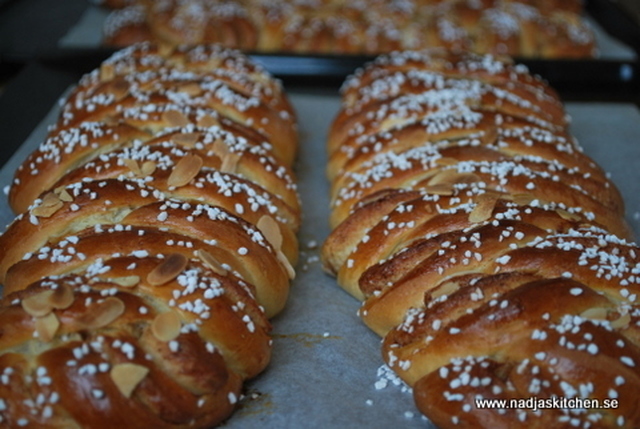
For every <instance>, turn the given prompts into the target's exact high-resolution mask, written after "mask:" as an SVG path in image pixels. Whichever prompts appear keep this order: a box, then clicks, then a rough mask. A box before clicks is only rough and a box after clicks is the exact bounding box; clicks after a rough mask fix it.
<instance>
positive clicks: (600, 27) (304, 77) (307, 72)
mask: <svg viewBox="0 0 640 429" xmlns="http://www.w3.org/2000/svg"><path fill="white" fill-rule="evenodd" d="M635 1H637V0H617V1H614V0H586V11H587V13H588V17H587V18H588V19H589V20H590V22H592V24H593V25H594V26H595V27H596V35H597V37H598V43H599V46H601V47H602V52H601V56H600V57H599V58H597V59H593V60H575V61H571V60H528V59H518V61H519V62H523V63H525V64H527V65H528V66H529V67H530V69H531V70H532V71H533V72H534V73H538V74H540V75H542V76H544V77H545V78H546V79H548V80H549V81H550V82H551V84H552V85H553V86H554V87H556V88H557V89H559V90H560V91H561V92H564V93H565V97H567V96H568V97H569V98H574V97H575V98H582V99H584V98H591V97H594V96H596V97H597V98H599V99H602V98H604V97H609V98H610V99H621V98H624V99H629V98H630V97H631V95H638V94H640V89H639V88H640V83H639V81H640V76H639V75H640V66H639V64H640V63H639V57H640V54H639V52H640V16H637V15H635V14H633V13H631V11H632V10H633V9H632V8H631V7H625V5H627V3H629V4H634V3H633V2H635ZM106 13H107V11H106V10H105V9H101V8H99V7H97V6H95V5H92V4H91V3H90V1H89V0H65V1H64V2H51V1H50V0H12V1H10V2H8V6H7V7H5V8H1V7H0V67H2V65H3V63H4V64H11V65H14V64H15V63H21V64H25V63H28V62H29V61H31V60H34V59H35V60H39V59H40V60H41V59H45V60H50V59H52V58H54V57H56V56H57V57H59V58H61V59H63V60H65V61H79V62H80V63H81V65H82V64H83V58H86V56H88V55H94V56H99V55H100V54H104V53H105V52H106V51H108V50H105V49H104V48H102V47H101V37H102V32H101V29H102V22H103V20H104V17H105V16H106ZM51 17H53V18H51ZM104 56H106V54H105V55H103V58H104ZM252 56H253V57H254V59H256V61H258V62H260V63H262V64H264V65H265V66H266V67H267V69H269V70H270V71H271V72H272V73H273V74H274V75H276V76H278V77H281V78H283V79H284V80H286V81H287V82H290V83H291V84H295V85H307V86H317V85H323V86H332V87H336V86H338V85H339V84H340V83H341V82H342V81H343V80H344V78H345V76H346V75H348V74H350V73H352V72H353V71H354V70H355V69H356V68H357V67H359V66H361V65H362V64H364V63H365V62H367V61H369V60H371V59H372V58H373V57H371V56H351V55H340V56H337V55H334V56H332V55H292V54H286V55H278V54H274V55H265V54H255V55H252Z"/></svg>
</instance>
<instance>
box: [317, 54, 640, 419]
mask: <svg viewBox="0 0 640 429" xmlns="http://www.w3.org/2000/svg"><path fill="white" fill-rule="evenodd" d="M342 93H343V108H342V110H341V111H340V112H339V113H338V115H337V117H336V119H335V122H334V124H333V128H332V130H331V132H330V134H329V139H328V152H329V159H330V163H329V167H328V176H329V178H330V180H331V183H332V212H333V214H332V219H331V220H332V224H333V227H334V228H333V231H332V233H331V234H330V235H329V237H328V238H327V240H326V241H325V243H324V246H323V249H322V259H323V263H324V267H325V269H326V271H327V272H329V273H330V274H332V275H335V276H336V277H337V280H338V283H339V284H340V286H342V287H343V288H344V289H345V290H346V291H348V292H349V293H350V294H352V295H353V296H355V297H356V298H358V299H360V300H361V301H363V303H362V307H361V308H360V310H359V315H360V317H361V319H362V320H363V322H364V323H365V324H366V325H367V326H369V327H370V328H371V329H372V330H373V331H375V332H376V333H377V334H379V335H380V336H381V337H383V343H382V353H381V354H382V357H383V359H384V361H385V362H386V364H387V365H388V366H389V367H391V368H392V369H393V370H394V371H395V372H396V373H397V374H398V375H399V376H400V377H401V378H402V379H403V380H404V381H405V382H407V383H408V384H409V385H410V386H411V387H412V389H413V394H414V398H415V402H416V405H417V406H418V408H419V409H420V410H421V411H422V412H423V413H424V414H425V415H426V416H427V417H428V418H429V419H430V420H431V421H432V422H434V423H435V424H436V425H437V426H438V427H442V428H449V427H452V428H453V427H468V428H476V427H486V428H495V427H509V428H512V427H523V428H524V427H527V428H531V427H536V428H543V427H585V428H586V427H630V428H631V427H636V426H638V425H639V424H640V416H639V415H638V412H637V397H638V396H637V395H638V392H640V372H639V371H638V368H639V367H640V366H639V365H640V349H639V348H638V345H639V344H640V330H639V327H640V309H639V308H638V304H637V298H638V292H640V287H639V285H640V278H639V277H638V276H637V274H638V273H640V249H639V248H638V247H637V246H636V245H635V244H633V243H631V242H630V241H628V240H629V239H631V238H632V237H631V231H630V230H629V227H628V226H627V225H626V223H625V221H624V205H623V203H622V200H621V198H620V195H619V193H618V191H617V190H616V188H615V185H614V184H613V183H611V182H610V180H609V179H608V178H607V176H606V174H604V173H603V172H602V171H601V170H600V168H599V167H598V166H597V165H596V164H595V163H594V162H593V161H592V160H591V159H590V158H589V157H588V156H587V155H585V154H584V153H583V152H582V150H581V148H580V146H579V145H578V142H577V141H575V139H574V138H572V137H571V134H570V132H569V130H568V125H567V124H568V122H567V117H566V114H565V113H564V110H563V107H562V104H561V103H560V101H559V99H558V98H557V96H556V95H555V94H554V93H553V91H552V90H551V89H550V88H549V87H548V86H547V85H546V84H545V83H544V82H543V81H541V80H540V79H538V78H535V77H533V76H531V75H530V74H528V72H527V70H526V69H525V68H523V67H521V66H518V65H514V64H512V63H510V62H504V61H499V60H496V59H495V58H493V57H491V56H477V55H472V54H462V53H460V54H452V53H446V52H442V51H428V52H424V51H420V52H400V53H394V54H391V55H387V56H382V57H379V58H378V59H377V60H376V61H374V62H373V63H371V64H369V65H367V66H366V67H365V68H363V69H362V70H359V71H358V72H356V73H355V74H354V75H353V76H352V77H350V78H349V79H348V80H347V81H346V82H345V84H344V85H343V88H342ZM554 396H556V397H564V398H575V397H579V398H582V399H598V400H599V401H600V403H603V401H604V400H605V399H612V398H615V399H617V400H618V401H619V406H618V407H617V408H615V409H602V408H596V407H589V406H586V407H578V408H574V409H570V408H567V407H565V408H564V409H559V408H556V409H541V410H538V411H534V410H532V409H527V408H526V407H523V406H520V407H515V408H513V409H508V410H497V409H485V408H480V407H478V406H477V403H476V400H477V399H504V400H507V401H508V400H511V399H514V400H517V399H523V398H531V397H535V398H539V399H544V398H552V397H554Z"/></svg>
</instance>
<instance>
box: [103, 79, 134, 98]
mask: <svg viewBox="0 0 640 429" xmlns="http://www.w3.org/2000/svg"><path fill="white" fill-rule="evenodd" d="M105 91H106V92H108V93H109V94H112V95H113V96H114V98H115V99H116V101H120V100H122V99H123V98H124V97H126V96H127V95H128V94H129V84H128V83H127V81H126V80H124V79H114V80H112V81H111V82H109V83H107V84H106V85H105Z"/></svg>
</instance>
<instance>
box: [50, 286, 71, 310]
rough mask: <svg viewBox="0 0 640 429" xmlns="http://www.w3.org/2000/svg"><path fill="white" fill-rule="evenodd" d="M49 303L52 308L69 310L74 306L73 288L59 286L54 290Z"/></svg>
mask: <svg viewBox="0 0 640 429" xmlns="http://www.w3.org/2000/svg"><path fill="white" fill-rule="evenodd" d="M49 303H50V304H51V307H52V308H56V309H58V310H63V309H65V308H69V307H70V306H71V304H73V289H72V288H71V286H67V285H59V286H58V287H57V288H55V289H53V293H52V294H51V295H50V296H49Z"/></svg>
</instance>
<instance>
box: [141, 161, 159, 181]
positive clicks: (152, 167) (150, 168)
mask: <svg viewBox="0 0 640 429" xmlns="http://www.w3.org/2000/svg"><path fill="white" fill-rule="evenodd" d="M156 167H157V166H156V163H155V162H153V161H145V162H144V163H143V164H142V167H140V172H141V173H142V175H143V176H145V177H146V176H151V175H152V174H153V173H154V172H155V171H156Z"/></svg>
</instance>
